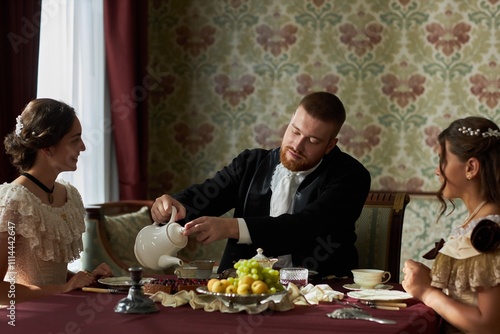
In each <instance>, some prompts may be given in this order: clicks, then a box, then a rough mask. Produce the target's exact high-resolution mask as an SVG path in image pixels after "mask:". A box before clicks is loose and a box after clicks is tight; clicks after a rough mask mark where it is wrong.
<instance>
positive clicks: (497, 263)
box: [431, 250, 500, 294]
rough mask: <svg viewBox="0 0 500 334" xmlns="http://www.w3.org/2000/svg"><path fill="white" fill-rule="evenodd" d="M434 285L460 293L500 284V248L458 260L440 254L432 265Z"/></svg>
mask: <svg viewBox="0 0 500 334" xmlns="http://www.w3.org/2000/svg"><path fill="white" fill-rule="evenodd" d="M431 276H432V286H434V287H436V288H440V289H450V290H453V291H455V292H457V293H458V294H462V293H464V292H467V291H474V292H476V291H477V289H478V288H480V287H484V288H489V287H494V286H496V285H498V284H500V250H496V251H494V252H490V253H483V254H480V255H477V256H474V257H471V258H468V259H462V260H457V259H454V258H452V257H449V256H446V255H443V254H438V256H437V257H436V260H435V261H434V265H433V267H432V274H431Z"/></svg>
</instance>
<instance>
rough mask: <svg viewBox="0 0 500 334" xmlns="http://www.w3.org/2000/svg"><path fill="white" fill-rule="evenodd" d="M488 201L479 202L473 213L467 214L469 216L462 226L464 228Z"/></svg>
mask: <svg viewBox="0 0 500 334" xmlns="http://www.w3.org/2000/svg"><path fill="white" fill-rule="evenodd" d="M486 203H487V202H486V201H482V202H481V203H479V205H478V206H477V208H476V209H475V210H474V211H472V213H471V214H470V215H468V216H467V218H466V219H465V220H464V222H463V224H462V226H460V227H462V228H464V227H465V226H467V224H469V223H470V221H471V219H472V218H474V216H475V215H476V214H477V213H478V212H479V210H481V208H482V207H483V206H484V205H485V204H486Z"/></svg>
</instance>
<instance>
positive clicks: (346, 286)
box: [342, 283, 393, 290]
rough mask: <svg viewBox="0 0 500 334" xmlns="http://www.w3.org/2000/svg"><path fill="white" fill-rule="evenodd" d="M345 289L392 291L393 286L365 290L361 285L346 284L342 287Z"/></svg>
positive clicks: (385, 285)
mask: <svg viewBox="0 0 500 334" xmlns="http://www.w3.org/2000/svg"><path fill="white" fill-rule="evenodd" d="M342 287H343V288H345V289H347V290H390V289H392V288H393V286H392V285H389V284H379V285H375V287H374V288H373V289H365V288H362V287H360V286H359V284H356V283H353V284H344V285H343V286H342Z"/></svg>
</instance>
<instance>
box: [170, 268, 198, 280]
mask: <svg viewBox="0 0 500 334" xmlns="http://www.w3.org/2000/svg"><path fill="white" fill-rule="evenodd" d="M197 272H198V268H196V267H191V266H186V267H178V268H176V269H175V270H174V274H176V275H177V276H178V277H179V278H197V277H196V276H197Z"/></svg>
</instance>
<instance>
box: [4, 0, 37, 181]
mask: <svg viewBox="0 0 500 334" xmlns="http://www.w3.org/2000/svg"><path fill="white" fill-rule="evenodd" d="M40 14H41V2H40V1H33V0H2V1H0V36H1V37H2V40H1V42H0V59H1V61H0V138H1V140H2V144H1V149H0V183H3V182H10V181H12V180H13V179H14V178H16V176H17V172H16V170H15V168H14V167H12V165H11V164H10V163H9V156H7V155H6V154H5V149H4V146H3V140H4V138H5V136H6V135H7V134H8V133H9V132H11V131H12V130H14V127H15V123H16V117H17V115H19V114H20V113H21V111H22V110H23V109H24V107H25V106H26V104H28V102H29V101H31V100H32V99H34V98H35V97H36V81H37V72H38V50H39V44H40V17H41V15H40Z"/></svg>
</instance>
